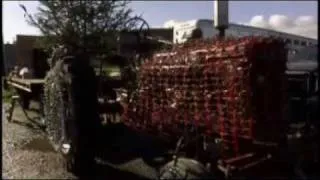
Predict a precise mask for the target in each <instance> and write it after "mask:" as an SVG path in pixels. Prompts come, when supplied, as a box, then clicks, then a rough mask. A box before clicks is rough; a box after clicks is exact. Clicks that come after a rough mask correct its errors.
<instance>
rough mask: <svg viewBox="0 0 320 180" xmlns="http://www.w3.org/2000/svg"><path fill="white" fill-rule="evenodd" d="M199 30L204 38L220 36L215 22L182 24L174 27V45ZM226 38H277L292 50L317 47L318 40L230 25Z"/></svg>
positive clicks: (182, 41) (195, 21) (197, 21)
mask: <svg viewBox="0 0 320 180" xmlns="http://www.w3.org/2000/svg"><path fill="white" fill-rule="evenodd" d="M196 28H199V29H201V30H202V33H203V38H212V37H214V36H216V35H218V33H219V32H218V30H217V29H215V28H214V25H213V20H207V19H199V20H191V21H186V22H181V23H177V24H174V26H173V29H174V30H173V31H174V32H173V33H174V34H173V43H184V42H185V41H186V40H187V39H188V37H190V35H191V32H192V30H194V29H196ZM225 34H226V36H233V37H242V36H275V37H279V38H281V39H283V40H284V41H285V42H287V44H288V47H289V49H290V50H299V49H300V48H302V47H305V46H310V45H317V44H318V40H316V39H312V38H307V37H303V36H298V35H293V34H288V33H283V32H278V31H273V30H269V29H263V28H257V27H252V26H246V25H240V24H233V23H230V24H229V27H228V29H226V32H225Z"/></svg>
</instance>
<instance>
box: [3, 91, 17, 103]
mask: <svg viewBox="0 0 320 180" xmlns="http://www.w3.org/2000/svg"><path fill="white" fill-rule="evenodd" d="M13 95H14V90H13V89H12V88H8V89H7V90H5V89H2V102H4V103H9V102H10V100H11V97H12V96H13Z"/></svg>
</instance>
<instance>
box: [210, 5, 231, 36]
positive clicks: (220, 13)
mask: <svg viewBox="0 0 320 180" xmlns="http://www.w3.org/2000/svg"><path fill="white" fill-rule="evenodd" d="M228 8H229V1H228V0H215V1H214V12H213V13H214V17H213V23H214V27H215V28H216V29H218V30H219V37H220V38H224V37H225V30H226V29H227V28H228V25H229V11H228Z"/></svg>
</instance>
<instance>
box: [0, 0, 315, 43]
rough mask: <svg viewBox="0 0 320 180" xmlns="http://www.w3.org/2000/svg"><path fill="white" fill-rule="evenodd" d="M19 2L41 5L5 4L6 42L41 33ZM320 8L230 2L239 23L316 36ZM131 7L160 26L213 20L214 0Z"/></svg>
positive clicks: (304, 4) (232, 18)
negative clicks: (166, 23)
mask: <svg viewBox="0 0 320 180" xmlns="http://www.w3.org/2000/svg"><path fill="white" fill-rule="evenodd" d="M19 3H22V4H24V5H25V6H26V7H27V9H28V10H29V11H30V12H35V11H36V6H37V4H38V3H37V2H36V1H20V2H18V1H4V9H3V18H4V19H3V33H4V34H3V35H4V40H5V42H7V41H12V39H13V38H14V37H15V35H16V34H38V32H37V30H36V29H35V28H33V27H30V26H29V25H28V24H27V23H26V22H25V21H24V18H23V12H22V10H21V9H20V8H19V6H18V4H19ZM317 6H318V2H317V1H230V3H229V13H230V14H229V18H230V21H231V22H235V23H243V24H248V25H253V26H261V27H266V28H267V27H268V28H273V29H276V30H279V31H285V32H289V33H294V34H300V35H305V36H310V37H315V36H316V34H317ZM130 7H131V8H132V9H133V10H134V12H135V13H136V14H143V17H144V18H145V19H146V20H147V22H148V23H149V24H150V25H151V26H157V27H160V26H163V24H164V23H165V22H166V21H168V20H176V21H185V20H191V19H202V18H204V19H212V16H213V1H133V2H131V4H130ZM302 26H303V27H302Z"/></svg>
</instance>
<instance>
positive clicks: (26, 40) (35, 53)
mask: <svg viewBox="0 0 320 180" xmlns="http://www.w3.org/2000/svg"><path fill="white" fill-rule="evenodd" d="M136 35H137V34H136V33H135V32H123V33H121V36H120V41H117V38H116V36H114V34H113V35H112V33H111V34H110V35H109V36H107V37H108V38H110V42H109V43H108V44H109V46H111V48H116V49H117V48H119V49H121V54H122V55H128V56H132V55H133V54H134V53H136V51H137V50H138V49H139V48H140V47H138V46H137V39H138V38H137V36H136ZM146 35H148V36H150V37H153V38H155V39H161V40H165V41H169V42H171V41H172V39H173V29H168V28H151V29H150V30H149V32H148V33H147V34H146ZM40 38H41V36H29V35H20V34H19V35H17V38H16V42H15V43H14V44H5V45H4V69H5V73H8V71H10V69H12V68H13V67H14V66H15V65H17V66H19V67H28V68H29V70H30V71H31V72H32V74H33V76H34V77H43V76H44V74H45V69H47V68H48V67H47V66H48V65H47V61H46V60H45V59H46V58H47V56H48V55H47V54H45V53H44V51H43V50H42V49H41V48H40V46H39V44H38V43H37V41H38V39H40ZM119 42H120V43H119ZM151 42H153V43H151V45H154V46H157V44H159V43H158V42H157V41H151ZM149 44H150V43H149ZM154 46H153V47H154ZM147 48H149V47H147Z"/></svg>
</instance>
